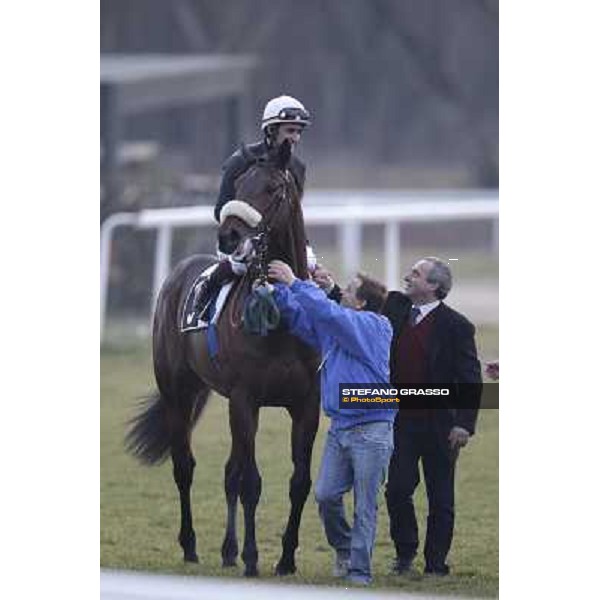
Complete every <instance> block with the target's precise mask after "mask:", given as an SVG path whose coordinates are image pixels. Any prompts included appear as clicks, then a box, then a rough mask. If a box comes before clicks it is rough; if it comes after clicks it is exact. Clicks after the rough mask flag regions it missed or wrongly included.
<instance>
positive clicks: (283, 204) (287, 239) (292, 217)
mask: <svg viewBox="0 0 600 600" xmlns="http://www.w3.org/2000/svg"><path fill="white" fill-rule="evenodd" d="M259 231H266V232H267V260H272V259H274V258H279V259H281V260H284V261H285V262H287V263H288V264H290V266H291V267H292V269H293V270H294V272H295V273H296V275H298V276H299V277H301V278H306V277H307V275H308V271H307V266H306V249H305V246H306V235H305V232H304V219H303V217H302V208H301V206H300V199H299V192H298V187H297V186H296V182H295V181H294V178H293V176H292V175H291V173H290V172H289V171H287V170H282V169H281V168H279V166H277V164H275V163H272V162H259V163H257V164H255V165H253V166H251V167H250V168H249V169H248V171H246V173H244V174H243V175H242V176H241V177H240V178H239V179H238V181H237V182H236V201H233V202H230V203H228V204H226V205H225V206H224V207H223V212H222V213H221V226H220V227H219V248H220V250H221V251H222V252H227V253H230V252H231V251H233V250H235V249H236V248H239V246H240V244H241V243H243V241H244V240H247V239H248V238H250V237H253V236H256V234H257V233H258V232H259Z"/></svg>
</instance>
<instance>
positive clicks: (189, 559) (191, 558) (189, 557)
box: [183, 552, 199, 563]
mask: <svg viewBox="0 0 600 600" xmlns="http://www.w3.org/2000/svg"><path fill="white" fill-rule="evenodd" d="M183 560H184V561H185V562H186V563H197V562H199V561H198V555H197V554H196V553H195V552H194V553H193V554H186V555H185V556H184V557H183Z"/></svg>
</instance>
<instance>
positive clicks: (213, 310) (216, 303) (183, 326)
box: [179, 263, 233, 333]
mask: <svg viewBox="0 0 600 600" xmlns="http://www.w3.org/2000/svg"><path fill="white" fill-rule="evenodd" d="M218 266H219V265H218V263H217V264H214V265H211V266H210V267H208V268H207V269H205V270H204V271H203V272H202V273H201V274H200V275H199V276H198V277H197V278H196V279H195V280H194V282H193V283H192V285H191V286H190V289H189V291H188V293H187V296H186V298H185V303H184V305H183V312H182V314H181V323H180V327H179V329H180V331H181V333H185V332H186V331H198V330H201V329H206V328H208V326H209V325H211V324H215V323H216V322H217V320H218V318H219V315H220V314H221V310H222V309H223V306H224V305H225V301H226V300H227V297H228V296H229V292H230V291H231V288H232V286H233V281H229V282H227V283H226V284H225V285H223V286H222V287H221V288H220V289H219V291H218V293H215V294H214V295H213V297H212V298H211V299H210V300H209V305H208V320H206V321H205V320H202V319H201V318H200V310H199V309H198V307H197V302H196V299H197V297H198V295H199V293H200V291H201V289H202V287H203V286H204V284H205V283H206V281H207V279H208V278H209V277H210V276H211V274H212V273H213V272H214V271H215V270H216V269H217V267H218Z"/></svg>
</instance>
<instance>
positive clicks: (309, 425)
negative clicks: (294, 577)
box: [275, 389, 319, 575]
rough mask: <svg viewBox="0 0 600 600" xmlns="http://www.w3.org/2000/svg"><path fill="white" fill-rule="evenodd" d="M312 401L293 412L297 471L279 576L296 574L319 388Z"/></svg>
mask: <svg viewBox="0 0 600 600" xmlns="http://www.w3.org/2000/svg"><path fill="white" fill-rule="evenodd" d="M313 394H314V395H313V396H312V397H311V398H308V399H305V398H303V399H302V402H301V403H300V402H298V403H297V404H296V405H295V406H294V408H292V409H291V410H290V415H291V417H292V461H293V463H294V471H293V473H292V477H291V479H290V504H291V506H290V516H289V518H288V523H287V527H286V529H285V532H284V534H283V538H282V544H281V545H282V552H281V558H280V559H279V562H278V563H277V564H276V565H275V574H276V575H290V574H292V573H295V572H296V562H295V558H294V555H295V553H296V548H297V547H298V530H299V528H300V520H301V519H302V511H303V509H304V505H305V504H306V499H307V498H308V494H309V493H310V487H311V483H312V482H311V479H310V465H311V459H312V449H313V445H314V442H315V436H316V434H317V429H318V427H319V398H318V394H319V392H318V389H317V390H316V391H315V392H313Z"/></svg>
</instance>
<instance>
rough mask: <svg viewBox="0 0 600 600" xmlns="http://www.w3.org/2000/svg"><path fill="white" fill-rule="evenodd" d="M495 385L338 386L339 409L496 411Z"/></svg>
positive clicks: (497, 405)
mask: <svg viewBox="0 0 600 600" xmlns="http://www.w3.org/2000/svg"><path fill="white" fill-rule="evenodd" d="M499 389H500V386H499V384H498V383H437V384H405V385H398V384H390V383H340V384H339V396H338V406H339V408H340V409H349V410H352V409H357V408H361V409H362V408H374V409H377V410H381V409H382V408H388V409H390V410H397V409H400V410H402V409H409V410H415V409H428V410H435V409H440V408H442V409H449V408H450V409H476V408H499Z"/></svg>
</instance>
